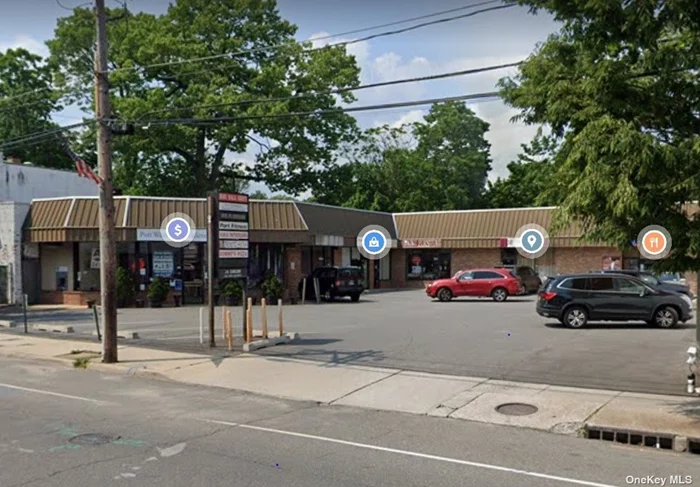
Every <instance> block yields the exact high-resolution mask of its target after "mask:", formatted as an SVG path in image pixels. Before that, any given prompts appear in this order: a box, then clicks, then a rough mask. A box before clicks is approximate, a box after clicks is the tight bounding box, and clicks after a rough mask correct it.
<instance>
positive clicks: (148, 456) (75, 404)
mask: <svg viewBox="0 0 700 487" xmlns="http://www.w3.org/2000/svg"><path fill="white" fill-rule="evenodd" d="M0 405H1V406H0V423H1V424H2V425H3V427H2V430H1V431H0V458H2V463H3V465H4V467H5V468H2V469H0V485H2V486H3V487H18V486H20V485H21V486H24V487H26V486H49V485H50V486H68V487H81V486H93V485H112V484H113V485H121V484H124V483H127V482H128V484H129V485H144V486H145V485H168V486H179V485H182V486H188V487H189V486H192V485H198V486H199V485H202V486H205V485H212V486H214V485H260V486H302V485H303V486H324V487H325V486H329V485H332V486H356V485H367V486H374V485H376V486H394V485H395V486H399V485H400V486H425V485H431V486H464V485H474V486H494V487H502V486H503V485H518V486H560V485H588V486H600V487H603V486H612V485H626V483H627V481H626V478H627V477H628V476H632V477H642V476H647V475H654V476H659V477H662V478H668V476H670V475H682V476H685V475H691V476H693V478H694V479H698V478H700V477H699V476H700V468H698V466H697V461H696V459H695V457H694V456H693V455H687V454H674V453H668V452H661V451H654V450H649V449H636V448H630V447H616V446H615V445H612V444H604V443H601V442H596V441H589V440H583V439H578V438H573V437H568V436H558V435H552V434H548V433H540V432H535V431H529V430H526V429H516V428H510V427H501V426H493V425H485V424H477V423H471V422H465V421H454V420H448V419H440V418H430V417H419V416H413V415H404V414H400V413H384V412H374V411H367V410H359V409H354V408H348V407H339V406H329V407H320V406H317V405H316V404H315V403H304V402H292V401H285V400H279V399H272V398H263V397H259V396H255V395H250V394H245V393H240V392H231V391H226V390H223V389H218V388H206V387H193V386H185V385H178V384H173V383H168V382H164V381H153V380H146V379H141V378H132V377H126V376H117V375H110V374H101V373H99V372H96V371H90V370H70V369H67V368H62V367H60V366H57V365H55V364H49V365H43V364H37V363H32V362H27V361H23V360H7V359H0ZM81 435H87V436H81ZM9 466H11V467H12V468H8V467H9Z"/></svg>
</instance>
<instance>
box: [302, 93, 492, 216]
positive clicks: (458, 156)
mask: <svg viewBox="0 0 700 487" xmlns="http://www.w3.org/2000/svg"><path fill="white" fill-rule="evenodd" d="M487 131H488V123H486V122H485V121H483V120H481V119H480V118H478V117H477V116H476V115H475V114H474V112H472V111H471V110H470V109H469V108H467V106H466V105H465V104H464V103H442V104H436V105H433V106H432V107H431V109H430V112H429V113H428V115H427V116H426V117H425V120H424V121H423V122H419V123H414V124H407V125H404V126H401V127H389V126H384V127H379V128H373V129H369V130H368V131H367V132H366V133H365V134H364V136H363V137H362V139H361V142H360V143H359V144H358V145H357V147H356V149H355V150H354V151H353V152H352V153H351V155H349V156H347V159H349V161H350V163H349V164H346V165H342V166H339V167H337V168H334V169H333V170H331V171H330V174H328V175H327V176H326V177H324V180H327V181H330V182H327V183H326V184H325V187H324V191H323V192H319V193H317V194H315V196H316V199H317V201H319V202H322V203H328V204H341V205H344V206H351V207H355V208H364V209H368V210H375V211H389V212H402V211H429V210H456V209H469V208H478V207H480V205H482V203H483V191H484V185H485V183H486V176H487V174H488V171H489V170H490V168H491V162H490V157H489V148H490V147H489V144H488V142H487V141H486V139H485V137H484V136H485V134H486V132H487ZM329 176H330V177H329Z"/></svg>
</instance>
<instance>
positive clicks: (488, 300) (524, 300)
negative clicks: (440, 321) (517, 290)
mask: <svg viewBox="0 0 700 487" xmlns="http://www.w3.org/2000/svg"><path fill="white" fill-rule="evenodd" d="M432 302H433V303H438V304H443V305H444V304H451V303H462V304H465V303H493V304H498V305H501V304H508V303H534V302H535V301H534V299H527V298H508V299H506V300H505V301H501V302H500V303H497V302H495V301H494V300H493V299H491V298H486V297H484V298H481V299H464V298H454V299H453V300H452V301H449V302H446V303H443V302H442V301H438V300H437V299H435V300H433V301H432Z"/></svg>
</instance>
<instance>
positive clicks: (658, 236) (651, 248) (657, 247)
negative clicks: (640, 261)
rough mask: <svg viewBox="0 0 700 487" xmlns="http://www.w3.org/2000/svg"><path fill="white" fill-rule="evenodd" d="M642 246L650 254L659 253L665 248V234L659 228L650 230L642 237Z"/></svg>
mask: <svg viewBox="0 0 700 487" xmlns="http://www.w3.org/2000/svg"><path fill="white" fill-rule="evenodd" d="M642 248H643V249H644V251H645V252H646V253H648V254H651V255H659V254H660V253H662V252H663V251H664V250H666V235H664V234H663V233H662V232H660V231H659V230H650V231H648V232H647V233H645V234H644V237H642Z"/></svg>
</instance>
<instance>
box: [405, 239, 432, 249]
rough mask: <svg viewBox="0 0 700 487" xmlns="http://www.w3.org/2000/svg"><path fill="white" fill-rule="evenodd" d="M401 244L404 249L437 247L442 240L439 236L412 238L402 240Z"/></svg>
mask: <svg viewBox="0 0 700 487" xmlns="http://www.w3.org/2000/svg"><path fill="white" fill-rule="evenodd" d="M401 246H402V247H403V248H405V249H439V248H440V247H442V240H440V239H439V238H413V239H409V240H402V241H401Z"/></svg>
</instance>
